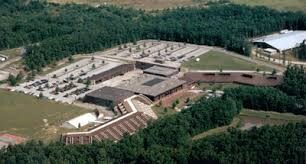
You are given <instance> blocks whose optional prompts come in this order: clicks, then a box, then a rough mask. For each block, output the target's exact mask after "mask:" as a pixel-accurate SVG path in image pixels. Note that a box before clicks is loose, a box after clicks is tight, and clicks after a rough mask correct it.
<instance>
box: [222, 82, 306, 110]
mask: <svg viewBox="0 0 306 164" xmlns="http://www.w3.org/2000/svg"><path fill="white" fill-rule="evenodd" d="M224 96H225V97H230V98H233V99H235V100H236V101H241V102H242V104H243V107H245V108H248V109H254V110H264V111H276V112H290V113H295V114H304V115H306V106H305V105H306V101H305V100H304V99H296V98H295V97H294V96H289V95H287V94H286V93H284V92H282V91H281V90H279V89H276V88H272V87H251V86H242V87H238V88H230V89H226V90H225V95H224Z"/></svg>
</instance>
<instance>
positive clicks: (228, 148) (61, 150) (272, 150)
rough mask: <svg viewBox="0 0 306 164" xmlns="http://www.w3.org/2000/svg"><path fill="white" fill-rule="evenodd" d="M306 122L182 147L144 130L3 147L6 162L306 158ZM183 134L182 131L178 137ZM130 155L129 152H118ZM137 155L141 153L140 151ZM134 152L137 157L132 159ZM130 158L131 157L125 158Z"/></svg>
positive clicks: (291, 160)
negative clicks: (146, 135)
mask: <svg viewBox="0 0 306 164" xmlns="http://www.w3.org/2000/svg"><path fill="white" fill-rule="evenodd" d="M305 129H306V124H305V123H297V124H288V125H282V126H274V127H270V126H265V127H262V128H259V129H257V128H254V129H252V130H250V131H239V130H235V129H232V130H230V131H229V133H224V134H221V135H214V136H210V137H206V138H204V139H200V140H197V141H193V142H192V143H190V146H188V147H181V148H179V149H177V148H173V147H169V146H164V145H153V146H151V147H150V148H148V149H144V148H141V149H139V148H140V147H142V146H143V145H138V142H136V141H137V139H138V140H141V138H139V136H138V135H134V136H133V137H132V138H133V139H131V138H129V139H128V140H127V139H126V140H122V141H121V142H119V143H112V142H108V141H106V142H99V143H94V144H91V145H78V146H76V145H72V146H65V145H63V144H62V143H59V142H57V143H51V144H48V145H46V144H43V143H42V142H34V141H32V142H28V143H26V144H25V145H17V146H10V147H9V148H8V149H6V150H5V151H4V150H2V151H0V163H4V164H14V163H31V164H35V163H37V164H38V163H39V164H40V163H46V164H48V163H84V164H85V163H86V164H93V163H160V164H163V163H301V164H302V163H305V155H306V140H305V135H306V134H305ZM178 137H180V136H177V137H176V138H178ZM176 138H174V139H173V140H175V139H176ZM117 153H119V154H126V155H127V156H125V157H118V155H117ZM136 154H141V155H139V156H138V155H137V156H135V155H136ZM128 156H135V158H133V159H130V158H127V157H128ZM125 158H126V159H125Z"/></svg>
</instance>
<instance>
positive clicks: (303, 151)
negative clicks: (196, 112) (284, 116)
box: [189, 123, 306, 164]
mask: <svg viewBox="0 0 306 164" xmlns="http://www.w3.org/2000/svg"><path fill="white" fill-rule="evenodd" d="M305 129H306V124H305V123H304V124H288V125H283V126H275V127H269V126H265V127H262V128H260V129H252V130H250V131H248V132H242V131H238V130H233V131H231V132H230V134H223V135H220V136H212V137H208V138H205V139H203V140H199V141H196V142H194V144H193V147H192V151H191V155H190V159H189V162H190V163H301V164H302V163H305V162H306V159H305V156H306V139H305V136H306V133H305Z"/></svg>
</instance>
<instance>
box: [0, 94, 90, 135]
mask: <svg viewBox="0 0 306 164" xmlns="http://www.w3.org/2000/svg"><path fill="white" fill-rule="evenodd" d="M86 112H88V110H85V109H81V108H79V107H75V106H71V105H64V104H58V103H55V102H51V101H48V100H40V99H38V98H35V97H32V96H27V95H24V94H20V93H15V92H9V91H4V90H0V132H7V133H11V134H16V135H20V136H23V137H26V138H28V139H44V140H50V139H54V138H56V137H58V136H59V135H60V134H61V132H62V131H63V129H61V128H59V125H61V123H63V122H64V121H66V120H69V119H71V118H73V117H75V116H78V115H80V114H82V113H86ZM43 119H46V120H48V121H47V123H48V125H46V124H45V122H44V121H43Z"/></svg>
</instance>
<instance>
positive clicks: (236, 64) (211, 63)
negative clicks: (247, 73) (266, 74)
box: [183, 51, 272, 71]
mask: <svg viewBox="0 0 306 164" xmlns="http://www.w3.org/2000/svg"><path fill="white" fill-rule="evenodd" d="M183 67H185V68H189V69H194V70H220V69H223V70H254V71H255V70H256V69H257V68H259V69H260V70H266V71H271V70H272V69H271V68H267V67H265V66H261V65H256V64H254V63H250V62H248V61H245V60H242V59H239V58H235V57H232V56H230V55H227V54H224V53H221V52H216V51H209V52H207V53H205V54H203V55H201V56H200V61H199V62H197V61H196V59H192V60H190V61H188V62H185V63H183Z"/></svg>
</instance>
